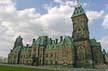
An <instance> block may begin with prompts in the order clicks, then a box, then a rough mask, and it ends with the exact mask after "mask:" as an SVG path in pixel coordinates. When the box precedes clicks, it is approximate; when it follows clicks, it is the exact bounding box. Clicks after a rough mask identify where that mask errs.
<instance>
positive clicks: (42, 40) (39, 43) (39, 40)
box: [35, 36, 47, 45]
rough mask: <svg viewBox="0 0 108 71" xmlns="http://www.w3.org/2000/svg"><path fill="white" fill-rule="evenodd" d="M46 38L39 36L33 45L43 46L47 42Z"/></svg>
mask: <svg viewBox="0 0 108 71" xmlns="http://www.w3.org/2000/svg"><path fill="white" fill-rule="evenodd" d="M46 38H47V36H40V37H38V39H37V40H36V41H35V44H38V45H45V44H46V42H47V41H46Z"/></svg>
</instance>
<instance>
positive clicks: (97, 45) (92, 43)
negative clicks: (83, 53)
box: [90, 39, 101, 47]
mask: <svg viewBox="0 0 108 71" xmlns="http://www.w3.org/2000/svg"><path fill="white" fill-rule="evenodd" d="M90 44H91V46H96V47H100V46H101V44H100V42H97V41H96V40H95V39H91V40H90Z"/></svg>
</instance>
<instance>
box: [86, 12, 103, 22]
mask: <svg viewBox="0 0 108 71" xmlns="http://www.w3.org/2000/svg"><path fill="white" fill-rule="evenodd" d="M86 14H87V17H88V18H89V22H90V23H92V22H94V21H95V20H97V19H99V18H103V16H104V11H103V10H102V11H100V12H98V11H87V12H86Z"/></svg>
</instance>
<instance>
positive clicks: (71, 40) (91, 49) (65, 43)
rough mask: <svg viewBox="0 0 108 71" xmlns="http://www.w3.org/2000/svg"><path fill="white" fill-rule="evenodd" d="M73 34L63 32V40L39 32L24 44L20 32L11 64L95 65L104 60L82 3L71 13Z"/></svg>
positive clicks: (10, 60) (9, 61)
mask: <svg viewBox="0 0 108 71" xmlns="http://www.w3.org/2000/svg"><path fill="white" fill-rule="evenodd" d="M71 19H72V22H73V33H72V36H65V37H63V36H61V37H60V40H58V39H55V40H53V39H52V38H49V37H48V36H39V37H38V38H37V39H33V42H32V45H28V44H27V45H26V46H24V45H23V42H22V40H23V39H22V37H21V36H19V37H18V38H17V39H16V41H15V44H14V48H13V49H12V50H11V52H10V53H9V55H8V63H10V64H26V65H36V66H37V65H72V66H73V67H86V66H89V67H92V66H93V65H96V64H104V58H103V54H102V50H101V44H100V42H97V41H96V40H95V39H90V37H89V30H88V18H87V16H86V14H85V12H84V9H83V8H82V6H81V5H77V6H76V7H75V10H74V13H73V15H72V17H71Z"/></svg>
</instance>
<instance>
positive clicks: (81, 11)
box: [72, 5, 85, 17]
mask: <svg viewBox="0 0 108 71" xmlns="http://www.w3.org/2000/svg"><path fill="white" fill-rule="evenodd" d="M82 14H85V11H84V9H83V8H82V6H81V5H79V6H76V7H75V10H74V13H73V15H72V17H75V16H79V15H82Z"/></svg>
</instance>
